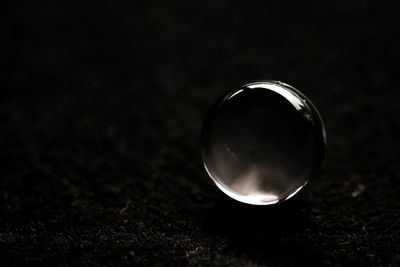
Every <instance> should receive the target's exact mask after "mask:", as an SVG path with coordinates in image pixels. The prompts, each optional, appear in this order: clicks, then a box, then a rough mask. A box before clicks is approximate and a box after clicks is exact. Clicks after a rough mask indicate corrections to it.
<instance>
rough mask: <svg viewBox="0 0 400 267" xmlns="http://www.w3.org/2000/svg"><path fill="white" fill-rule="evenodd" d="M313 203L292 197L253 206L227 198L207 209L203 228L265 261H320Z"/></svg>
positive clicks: (240, 251)
mask: <svg viewBox="0 0 400 267" xmlns="http://www.w3.org/2000/svg"><path fill="white" fill-rule="evenodd" d="M310 211H311V208H310V204H309V203H308V202H305V201H303V200H297V199H293V200H290V201H287V202H284V203H280V204H278V205H273V206H253V205H247V204H242V203H239V202H237V201H233V200H230V199H227V198H224V199H219V200H218V202H217V203H216V204H215V205H214V206H213V207H212V208H211V209H209V211H208V212H207V214H206V216H205V219H204V221H203V222H202V225H203V227H204V228H203V229H204V230H205V232H206V233H208V234H209V235H210V236H212V237H219V238H222V239H226V241H225V242H226V243H227V249H228V250H230V251H233V253H234V254H235V255H236V254H242V255H246V257H248V256H250V257H252V256H253V258H254V259H263V260H265V261H266V262H270V263H274V262H279V263H282V262H286V263H299V262H303V263H317V262H318V257H317V254H318V253H317V252H318V249H316V247H317V246H316V243H315V241H316V240H314V238H315V235H311V233H312V232H313V229H314V230H315V228H316V227H317V226H316V225H315V223H313V222H312V220H311V219H310Z"/></svg>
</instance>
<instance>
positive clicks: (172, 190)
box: [0, 1, 400, 266]
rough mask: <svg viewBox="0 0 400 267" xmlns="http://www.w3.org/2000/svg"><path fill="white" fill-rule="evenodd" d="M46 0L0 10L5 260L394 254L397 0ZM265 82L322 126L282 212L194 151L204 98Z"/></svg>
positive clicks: (287, 259) (265, 259)
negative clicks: (309, 171) (225, 182)
mask: <svg viewBox="0 0 400 267" xmlns="http://www.w3.org/2000/svg"><path fill="white" fill-rule="evenodd" d="M56 2H57V1H48V2H41V3H40V4H39V3H37V2H36V1H31V2H26V3H23V2H20V3H14V4H13V7H12V8H11V9H10V10H3V11H6V13H7V14H6V16H5V18H7V19H6V21H7V22H6V24H4V25H3V26H2V27H3V29H4V31H3V41H2V46H3V48H2V49H1V54H0V56H1V62H2V65H3V71H2V73H3V75H4V77H3V79H2V82H1V87H0V265H2V266H9V265H20V264H32V263H41V264H45V265H47V264H48V265H54V264H58V265H80V264H83V265H124V264H132V263H136V264H141V265H205V266H207V265H213V266H222V265H229V266H270V265H273V266H282V265H283V266H285V265H300V264H318V265H330V264H336V265H343V264H348V265H350V264H356V265H399V264H400V204H399V194H400V184H399V173H400V153H399V149H400V145H399V142H398V139H399V136H400V129H399V125H400V121H399V114H400V112H399V111H400V110H399V109H400V108H399V104H398V97H399V92H398V91H399V89H398V82H397V80H398V73H399V72H398V70H399V64H400V56H399V55H400V54H399V48H400V24H399V21H398V19H397V18H398V14H397V10H396V8H395V7H394V5H388V4H384V3H376V4H374V3H370V2H367V1H315V2H314V3H309V4H307V5H305V4H304V3H302V2H301V1H296V3H292V4H291V3H289V2H285V1H272V2H266V1H265V2H256V1H246V2H236V1H225V2H221V1H175V2H171V1H159V2H154V1H146V2H145V3H144V4H143V3H142V4H138V3H135V2H134V1H132V2H128V1H126V2H121V1H116V2H114V1H110V2H109V3H99V2H95V3H93V4H83V3H79V2H78V3H68V4H65V5H60V4H57V3H56ZM322 2H323V4H322ZM260 79H261V80H262V79H274V80H281V81H284V82H286V83H289V84H291V85H293V86H295V87H296V88H298V89H300V90H301V91H303V92H304V93H305V94H306V95H307V96H308V97H309V98H310V99H311V100H312V101H313V102H314V104H315V105H316V106H317V107H318V108H319V110H320V112H321V115H322V117H323V118H324V120H325V123H326V130H327V137H328V149H327V153H326V157H325V160H324V163H323V165H322V168H321V171H320V172H319V173H318V175H317V176H316V177H315V179H314V180H313V181H312V182H311V184H310V185H309V186H308V187H307V188H306V190H304V191H303V192H301V193H300V194H299V195H298V196H297V197H296V198H294V199H292V200H291V201H288V202H286V203H283V204H282V205H278V206H275V207H254V206H249V205H245V204H241V203H238V202H235V201H234V200H231V199H229V198H228V197H227V196H225V195H224V194H223V193H221V192H220V191H219V190H218V189H217V188H216V187H215V185H213V184H212V182H211V180H210V179H209V178H208V176H207V174H206V172H205V171H204V168H203V166H202V161H201V155H200V151H199V142H200V140H199V134H200V129H201V124H202V120H203V118H204V116H205V114H206V112H207V110H208V108H209V107H210V106H211V104H212V103H213V102H214V101H215V100H216V99H217V98H218V97H219V96H221V95H222V94H223V93H225V92H226V91H227V90H230V89H233V88H236V87H238V86H240V85H242V84H244V83H246V82H250V81H254V80H260Z"/></svg>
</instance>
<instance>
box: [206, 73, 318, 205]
mask: <svg viewBox="0 0 400 267" xmlns="http://www.w3.org/2000/svg"><path fill="white" fill-rule="evenodd" d="M201 135H202V136H201V142H202V145H201V146H202V147H201V149H202V156H203V161H204V166H205V168H206V170H207V172H208V174H209V175H210V177H211V178H212V179H213V180H214V182H215V183H216V185H217V186H218V187H219V188H220V189H221V190H222V191H223V192H224V193H225V194H227V195H228V196H230V197H232V198H234V199H236V200H238V201H241V202H244V203H248V204H254V205H271V204H275V203H278V202H280V201H284V200H287V199H289V198H291V197H292V196H294V195H295V194H296V193H297V192H299V191H300V189H301V188H303V187H304V186H305V185H306V184H307V182H308V181H309V179H310V178H311V177H312V176H313V175H314V173H315V172H316V170H317V169H318V167H319V165H320V163H321V161H322V158H323V154H324V150H325V145H326V137H325V129H324V125H323V122H322V119H321V117H320V115H319V113H318V111H317V109H316V108H315V107H314V105H313V104H312V103H311V102H310V100H308V99H307V98H306V97H305V96H304V95H303V94H302V93H300V92H299V91H298V90H296V89H295V88H293V87H291V86H290V85H287V84H285V83H282V82H278V81H265V82H256V83H251V84H246V85H244V86H243V87H242V88H240V89H238V90H234V91H232V92H230V93H228V94H227V95H226V96H224V97H223V98H222V99H220V100H219V101H217V103H215V104H214V106H213V107H212V108H211V110H210V111H209V113H208V115H207V117H206V119H205V121H204V124H203V129H202V134H201Z"/></svg>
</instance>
